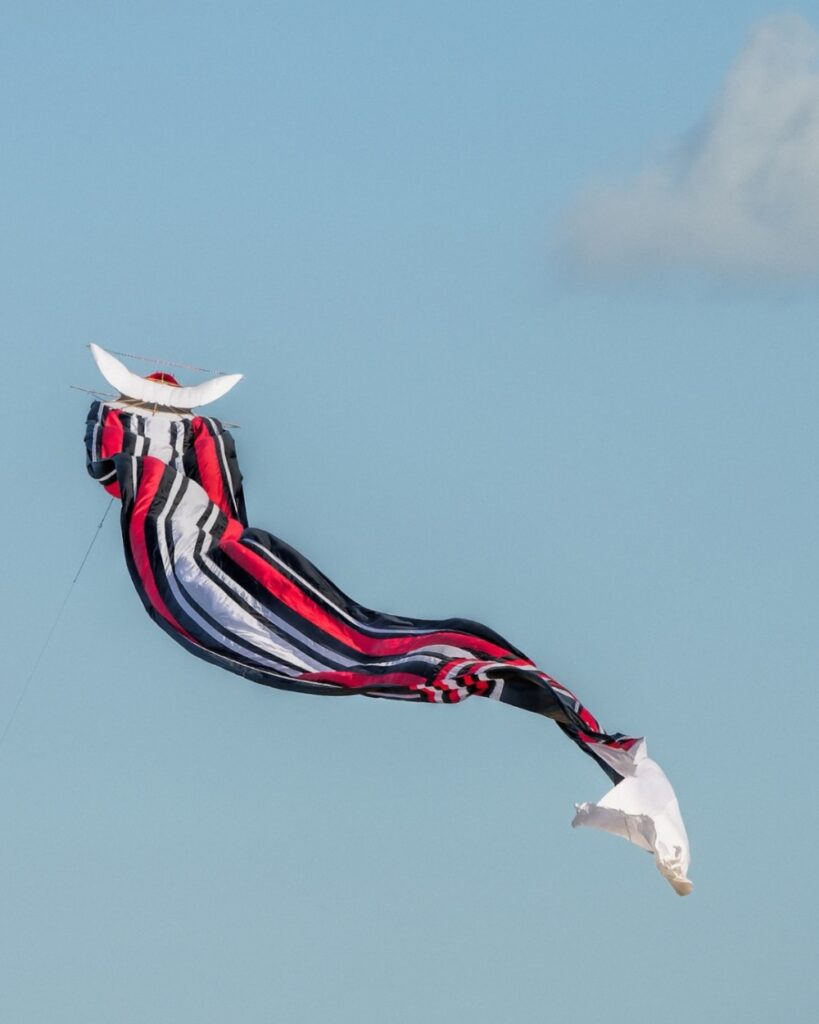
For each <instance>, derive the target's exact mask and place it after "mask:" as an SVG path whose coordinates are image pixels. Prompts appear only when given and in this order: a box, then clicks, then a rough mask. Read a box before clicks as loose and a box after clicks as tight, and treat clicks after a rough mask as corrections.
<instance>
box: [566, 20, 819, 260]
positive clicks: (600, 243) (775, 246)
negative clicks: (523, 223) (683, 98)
mask: <svg viewBox="0 0 819 1024" xmlns="http://www.w3.org/2000/svg"><path fill="white" fill-rule="evenodd" d="M817 57H819V34H817V32H816V31H814V29H813V28H812V27H811V26H810V25H809V24H808V23H807V22H806V21H805V20H804V19H803V18H801V17H799V16H797V15H790V14H788V15H785V14H782V15H777V16H775V17H772V18H768V19H766V20H764V21H762V22H759V23H758V24H757V25H756V26H755V27H754V29H753V31H752V32H751V34H750V37H749V39H748V41H747V44H746V46H745V48H744V49H743V51H742V52H741V53H740V55H739V57H738V58H737V60H736V61H735V63H734V65H733V67H732V68H731V69H730V71H729V73H728V77H727V79H726V81H725V84H724V86H723V88H722V91H721V92H720V94H719V95H718V97H717V99H716V101H715V103H714V104H713V106H712V109H711V111H710V113H709V114H708V116H707V118H706V119H705V121H704V123H703V124H702V125H701V127H700V128H699V129H698V130H697V131H696V132H695V133H694V134H692V135H691V137H690V138H689V139H688V140H687V142H686V143H685V144H683V145H681V147H680V149H679V152H678V153H677V155H676V156H675V157H674V158H672V159H669V160H668V161H666V162H664V163H662V164H659V165H656V166H650V167H648V168H646V169H645V170H644V171H642V172H641V173H640V174H639V175H637V176H636V177H635V178H634V179H633V180H631V181H630V182H627V183H625V184H622V185H607V186H599V187H596V188H589V189H587V190H586V191H585V193H583V194H582V195H581V196H580V197H579V198H578V200H577V201H576V202H575V204H574V206H573V208H572V209H571V210H570V211H569V212H568V214H567V215H566V218H565V220H564V224H563V243H564V251H565V252H566V254H567V256H568V258H569V260H570V262H571V264H572V265H573V266H574V267H575V268H577V269H579V270H581V271H583V272H586V273H603V274H604V275H606V276H609V275H612V274H620V273H634V272H635V271H645V270H646V269H648V268H651V269H657V268H660V269H683V270H694V271H701V272H706V273H711V274H718V275H723V276H729V277H738V278H751V279H758V278H770V277H777V278H788V277H819V68H817V64H816V61H817Z"/></svg>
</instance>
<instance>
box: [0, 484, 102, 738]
mask: <svg viewBox="0 0 819 1024" xmlns="http://www.w3.org/2000/svg"><path fill="white" fill-rule="evenodd" d="M113 504H114V499H113V498H111V500H110V501H109V502H108V504H107V505H106V507H105V512H103V514H102V519H100V521H99V522H98V523H97V528H96V530H95V531H94V536H93V537H92V538H91V543H90V544H89V545H88V548H87V549H86V552H85V554H84V555H83V556H82V561H81V562H80V565H79V568H78V569H77V571H76V573H75V574H74V579H73V580H72V581H71V585H70V586H69V588H68V590H67V591H66V595H65V597H64V598H63V603H62V604H61V605H60V607H59V608H58V610H57V614H56V615H55V616H54V621H53V622H52V623H51V628H50V629H49V631H48V633H47V635H46V638H45V641H44V642H43V646H42V647H41V648H40V653H39V654H38V655H37V658H36V659H35V661H34V665H33V666H32V668H31V671H30V672H29V674H28V677H27V678H26V681H25V683H24V684H23V689H22V690H21V691H20V696H19V697H18V698H17V703H16V704H15V705H14V708H13V709H12V712H11V715H10V716H9V719H8V721H7V722H6V724H5V727H4V729H3V732H2V733H0V747H2V745H3V741H4V740H5V738H6V736H7V735H8V732H9V729H11V727H12V725H13V723H14V719H15V718H16V717H17V712H18V711H19V710H20V705H21V704H22V703H23V699H24V698H25V696H26V694H27V693H28V689H29V687H30V686H31V683H32V680H33V679H34V676H35V673H36V672H37V669H38V668H39V667H40V662H41V661H42V660H43V656H44V655H45V652H46V651H47V650H48V647H49V644H50V643H51V640H52V638H53V636H54V634H55V632H56V631H57V626H58V625H59V624H60V619H61V618H62V617H63V612H64V611H65V608H66V605H67V604H68V599H69V598H70V597H71V594H72V591H73V590H74V587H75V586H76V584H77V580H78V579H79V578H80V573H81V572H82V571H83V569H84V568H85V563H86V562H87V561H88V556H89V555H90V554H91V549H92V548H93V547H94V545H95V544H96V542H97V537H99V535H100V531H101V530H102V527H103V524H104V522H105V520H106V519H107V517H108V513H109V512H110V511H111V506H112V505H113Z"/></svg>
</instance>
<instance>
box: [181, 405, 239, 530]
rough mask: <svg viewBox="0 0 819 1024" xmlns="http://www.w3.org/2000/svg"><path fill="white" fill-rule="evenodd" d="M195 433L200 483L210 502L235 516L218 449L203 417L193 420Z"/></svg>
mask: <svg viewBox="0 0 819 1024" xmlns="http://www.w3.org/2000/svg"><path fill="white" fill-rule="evenodd" d="M191 430H192V431H193V450H194V451H195V452H196V464H197V466H198V468H199V482H200V483H201V485H202V487H203V488H204V489H205V491H206V492H207V495H208V497H209V498H210V500H211V501H212V502H213V503H214V504H216V505H218V506H219V508H220V509H221V510H222V511H223V512H224V513H225V515H226V516H230V515H233V507H232V505H231V503H230V499H229V498H228V495H227V494H226V493H225V485H224V482H223V479H222V470H221V465H222V463H221V459H220V458H219V452H218V451H217V449H216V442H215V440H214V439H213V437H212V436H211V435H210V433H209V432H208V428H207V426H206V424H205V421H204V420H203V419H202V418H201V416H195V417H194V418H193V419H192V420H191Z"/></svg>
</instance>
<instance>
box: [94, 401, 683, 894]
mask: <svg viewBox="0 0 819 1024" xmlns="http://www.w3.org/2000/svg"><path fill="white" fill-rule="evenodd" d="M85 440H86V452H87V460H88V471H89V473H90V474H91V476H92V477H94V479H96V480H98V481H99V482H100V483H101V484H102V485H103V486H104V487H105V488H106V490H107V491H109V493H111V494H112V495H114V496H116V497H118V498H120V499H121V501H122V516H121V524H122V537H123V543H124V548H125V557H126V561H127V564H128V568H129V571H130V574H131V579H132V580H133V582H134V586H135V587H136V589H137V591H138V593H139V595H140V597H141V599H142V602H143V604H144V606H145V608H146V610H147V612H148V614H149V615H150V616H151V618H152V619H153V620H154V621H155V622H156V623H157V624H158V625H159V626H161V627H162V628H163V629H164V630H165V632H167V633H168V634H169V635H170V636H171V637H173V639H174V640H176V641H177V642H178V643H180V644H182V645H183V646H184V647H186V648H187V649H188V650H189V651H190V652H191V653H192V654H195V655H196V656H197V657H199V658H203V659H204V660H206V661H209V662H211V663H213V664H215V665H219V666H221V667H222V668H226V669H228V670H229V671H231V672H235V673H237V674H238V675H241V676H245V677H246V678H248V679H252V680H253V681H255V682H257V683H262V684H264V685H266V686H273V687H278V688H281V689H287V690H297V691H300V692H304V693H316V694H323V695H344V694H354V693H358V694H362V695H364V696H367V697H382V698H388V699H391V700H410V701H425V702H429V703H440V704H456V703H458V702H459V701H462V700H464V699H465V698H467V697H470V696H472V695H473V694H474V695H477V696H481V697H489V698H491V699H493V700H498V701H501V702H503V703H506V704H512V705H514V706H515V707H519V708H523V709H524V710H526V711H533V712H535V713H537V714H540V715H544V716H546V717H548V718H551V719H553V720H554V721H555V722H556V723H557V724H558V726H559V727H560V728H561V729H562V730H563V732H564V733H566V735H568V736H569V737H570V738H571V739H572V740H574V742H575V743H576V744H577V745H578V746H579V747H580V748H581V750H583V751H584V753H586V754H588V755H589V756H591V757H592V758H594V760H595V761H597V763H598V764H599V765H600V767H601V768H602V769H603V770H604V771H605V772H606V774H607V775H608V776H609V778H610V779H611V780H612V781H613V782H614V783H615V786H614V789H612V790H611V791H610V793H609V794H607V796H606V797H605V798H604V799H603V800H601V801H600V803H599V804H598V805H590V804H583V805H581V806H580V807H579V808H578V816H577V817H576V819H575V824H591V825H595V826H597V827H601V828H604V829H606V830H607V831H613V832H615V833H617V834H620V835H623V836H624V837H625V838H628V839H630V840H631V841H632V842H636V843H637V845H640V846H642V847H643V848H644V849H648V850H650V851H651V852H652V853H654V855H655V859H656V861H657V865H658V867H659V868H660V870H661V871H662V873H663V874H664V875H665V876H666V877H667V878H668V879H669V881H670V882H671V883H672V885H673V886H674V888H675V889H676V891H677V892H680V893H683V892H687V891H690V882H688V880H687V879H686V872H687V868H688V859H689V856H688V841H687V838H686V835H685V828H684V826H683V824H682V819H681V817H680V815H679V809H678V808H677V805H676V799H675V798H674V793H673V790H672V789H671V786H670V784H669V783H668V781H667V780H666V779H665V776H664V775H663V774H662V772H661V770H660V769H659V766H657V765H656V764H655V762H653V761H651V760H650V759H649V758H647V757H646V756H645V746H644V741H643V740H641V739H639V738H635V737H629V736H624V735H623V734H621V733H606V732H604V730H603V729H602V728H601V726H600V725H599V723H598V722H597V720H596V719H595V718H594V716H593V715H592V714H591V713H590V712H589V711H588V710H587V709H586V708H584V707H583V705H582V704H581V703H580V701H579V700H578V699H577V697H575V695H574V694H573V693H572V692H571V691H570V690H568V689H567V688H566V687H565V686H563V685H562V684H560V683H558V682H557V681H556V680H554V679H552V677H551V676H549V675H547V674H546V673H545V672H543V671H541V670H540V669H539V668H537V667H536V666H535V665H534V664H533V663H532V662H531V661H530V660H529V659H528V658H527V657H526V656H525V655H524V654H523V653H522V652H521V651H519V650H517V649H516V648H515V647H513V646H512V645H511V644H510V643H509V642H508V641H507V640H505V639H504V638H503V637H501V636H499V635H498V634H497V633H495V632H494V631H493V630H491V629H489V628H487V627H486V626H483V625H481V624H480V623H477V622H472V621H470V620H468V619H443V620H431V619H416V618H406V617H403V616H397V615H388V614H385V613H383V612H377V611H373V610H371V609H369V608H365V607H363V606H362V605H360V604H358V603H357V602H355V601H353V600H352V599H351V598H349V597H347V595H346V594H344V593H342V592H341V591H340V590H339V589H338V588H337V587H336V586H335V585H334V584H333V583H332V582H331V581H330V580H329V579H327V577H326V576H324V575H323V574H322V573H321V572H320V571H319V570H318V569H317V568H316V567H315V566H314V565H312V564H311V563H310V562H309V561H307V559H305V558H304V557H303V556H302V555H300V554H299V553H298V552H296V551H294V550H293V548H291V547H289V546H288V545H287V544H285V543H284V542H283V541H281V540H279V539H278V538H277V537H274V536H273V535H272V534H269V533H266V532H265V531H264V530H259V529H253V528H250V527H248V526H247V520H246V514H245V506H244V497H243V489H242V476H241V473H240V471H239V465H238V461H237V458H236V449H235V445H234V442H233V439H232V437H231V435H230V434H229V433H228V432H227V431H226V430H225V429H224V428H223V427H222V425H221V424H220V423H219V421H218V420H215V419H212V418H206V417H200V416H192V415H181V414H180V415H177V414H168V413H153V414H147V413H143V412H135V411H130V410H128V409H127V408H122V407H119V406H117V405H115V404H106V403H103V402H94V404H93V405H92V406H91V410H90V412H89V416H88V420H87V424H86V439H85ZM657 773H659V775H658V774H657ZM649 777H650V778H651V780H652V782H653V784H654V785H653V788H651V787H650V792H648V791H647V797H646V799H647V802H646V801H645V800H643V801H642V802H641V800H642V797H641V795H640V794H641V793H642V792H643V790H644V789H645V785H646V780H647V779H649ZM660 777H661V779H662V782H663V784H664V786H665V787H666V789H663V788H662V786H659V790H658V785H657V783H658V779H659V778H660ZM658 792H659V796H658ZM669 794H670V795H669ZM621 795H622V796H623V797H625V796H628V800H625V801H624V800H623V799H621ZM646 819H647V820H646Z"/></svg>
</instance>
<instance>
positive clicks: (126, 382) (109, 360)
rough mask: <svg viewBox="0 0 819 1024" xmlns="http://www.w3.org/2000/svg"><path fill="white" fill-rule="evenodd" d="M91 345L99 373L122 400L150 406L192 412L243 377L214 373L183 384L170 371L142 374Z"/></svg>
mask: <svg viewBox="0 0 819 1024" xmlns="http://www.w3.org/2000/svg"><path fill="white" fill-rule="evenodd" d="M88 347H89V348H90V349H91V355H92V356H93V357H94V362H95V363H96V364H97V368H98V369H99V371H100V373H101V374H102V375H103V377H105V379H106V380H107V381H108V383H109V384H110V385H111V387H113V388H116V389H117V391H118V392H119V397H120V400H122V401H126V402H128V403H129V404H133V403H137V404H138V405H141V406H146V407H148V408H157V407H158V408H162V409H175V410H179V411H182V412H189V411H190V410H191V409H195V408H196V407H198V406H200V405H207V404H208V403H209V402H215V401H216V399H217V398H221V397H222V395H226V394H227V393H228V391H230V389H231V388H232V387H234V386H235V385H236V384H238V383H239V381H240V380H241V379H242V374H241V373H229V374H225V375H224V376H221V377H212V378H211V379H210V380H206V381H203V382H202V383H201V384H196V385H194V386H193V387H181V386H180V385H179V384H178V383H177V382H176V380H175V378H174V377H172V376H171V374H169V373H152V374H151V375H150V376H149V377H140V376H139V375H138V374H136V373H132V372H131V371H130V370H129V369H128V367H127V366H124V365H123V364H122V363H121V362H120V361H119V359H117V358H115V357H114V356H112V355H111V353H110V352H106V351H105V349H104V348H100V346H99V345H94V344H91V345H89V346H88Z"/></svg>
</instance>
